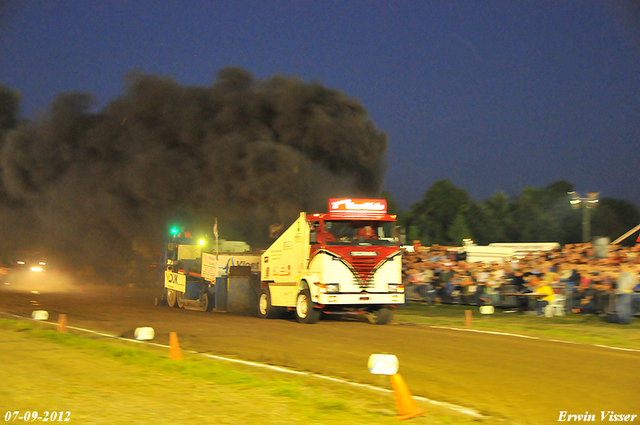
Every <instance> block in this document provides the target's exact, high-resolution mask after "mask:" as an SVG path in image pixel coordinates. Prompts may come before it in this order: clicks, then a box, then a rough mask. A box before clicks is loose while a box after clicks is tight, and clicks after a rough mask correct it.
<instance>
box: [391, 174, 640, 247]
mask: <svg viewBox="0 0 640 425" xmlns="http://www.w3.org/2000/svg"><path fill="white" fill-rule="evenodd" d="M573 190H574V188H573V184H571V183H570V182H567V181H564V180H561V181H558V182H555V183H552V184H550V185H548V186H546V187H544V188H542V189H538V188H534V187H528V188H526V189H524V190H523V191H522V192H521V193H520V194H519V195H517V196H515V197H511V198H510V197H509V196H507V195H506V194H505V193H504V192H497V193H495V194H494V195H493V196H491V197H490V198H488V199H486V200H485V201H483V202H474V201H473V199H472V198H471V196H469V194H468V193H467V191H466V190H464V189H462V188H459V187H456V186H455V185H454V184H453V183H451V182H450V181H449V180H439V181H437V182H435V183H434V184H433V185H432V186H431V187H430V188H429V189H428V190H427V191H426V193H425V195H424V198H423V199H422V200H420V201H418V202H416V203H414V204H412V205H411V206H410V208H409V209H408V210H406V211H403V210H401V208H400V207H399V205H398V203H397V202H396V201H395V200H394V199H393V196H392V195H391V194H389V193H384V196H385V198H386V199H387V201H388V205H389V211H390V212H391V213H394V214H398V221H399V223H400V225H401V226H402V228H403V231H404V232H405V234H406V240H407V243H411V242H412V241H415V240H418V241H420V243H421V244H422V245H426V246H429V245H433V244H439V245H446V246H461V245H462V241H463V239H466V238H469V239H472V240H473V241H474V242H475V243H476V244H478V245H487V244H489V243H492V242H558V243H560V244H562V245H564V244H567V243H580V242H583V241H582V238H583V229H582V221H583V211H582V209H581V208H582V207H579V208H574V207H573V206H572V205H571V203H570V202H569V201H570V195H569V194H568V193H569V192H572V191H573ZM589 214H590V227H591V232H590V233H591V237H592V238H594V237H608V238H610V240H611V241H613V240H615V239H617V238H618V237H620V236H621V235H623V234H624V233H625V232H627V231H629V230H630V229H632V228H633V227H635V226H637V225H638V224H640V212H638V209H637V208H636V207H635V205H633V204H632V203H630V202H628V201H625V200H620V199H613V198H607V197H604V198H601V199H600V200H599V202H598V204H597V206H596V207H594V208H592V209H591V210H590V211H589ZM635 239H636V238H635V237H631V238H629V239H627V240H626V241H624V242H623V244H625V243H626V244H633V243H635Z"/></svg>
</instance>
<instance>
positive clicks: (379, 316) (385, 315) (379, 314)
mask: <svg viewBox="0 0 640 425" xmlns="http://www.w3.org/2000/svg"><path fill="white" fill-rule="evenodd" d="M392 318H393V312H392V311H391V309H390V308H388V307H382V308H380V309H378V310H376V311H374V312H373V323H375V324H376V325H386V324H387V323H389V322H390V321H391V319H392Z"/></svg>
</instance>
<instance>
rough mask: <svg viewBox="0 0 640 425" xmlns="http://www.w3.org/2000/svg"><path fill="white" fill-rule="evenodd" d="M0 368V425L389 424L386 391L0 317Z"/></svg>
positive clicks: (433, 418) (437, 413)
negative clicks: (52, 419)
mask: <svg viewBox="0 0 640 425" xmlns="http://www.w3.org/2000/svg"><path fill="white" fill-rule="evenodd" d="M0 365H2V367H1V368H0V379H2V385H1V386H0V415H1V417H3V418H4V416H5V414H6V413H7V412H13V411H17V412H20V415H24V413H25V412H27V411H29V412H33V411H37V412H38V413H39V415H40V416H43V415H44V414H45V413H44V412H45V411H47V412H54V411H55V412H63V414H64V415H65V417H67V416H66V415H67V413H66V412H69V418H70V421H69V422H70V423H77V424H130V423H154V424H156V425H160V424H175V423H193V424H199V423H203V424H204V423H216V424H288V423H304V424H333V423H349V424H389V423H397V421H396V419H395V416H397V413H398V412H397V408H396V404H395V401H394V397H393V394H392V393H388V392H380V391H375V390H372V389H368V388H362V387H356V386H351V385H347V384H341V383H334V382H330V381H326V380H322V379H319V378H314V377H312V376H299V375H287V374H282V373H277V372H272V371H268V370H262V369H258V368H252V367H249V366H242V365H236V364H229V363H221V362H217V361H215V360H211V359H206V358H203V357H200V356H198V355H195V354H193V355H189V354H188V353H185V358H184V360H182V361H179V360H171V359H170V358H169V353H168V350H162V349H160V348H158V347H153V346H150V345H143V344H134V343H130V342H125V341H120V340H116V339H108V338H98V339H96V337H87V336H80V335H72V334H69V333H58V332H56V331H54V330H48V329H44V328H43V326H42V324H40V323H37V322H31V321H14V320H6V319H3V320H0ZM383 378H384V379H383ZM389 382H390V381H389V379H388V378H387V377H383V376H381V387H383V388H384V387H386V388H387V389H390V387H391V385H390V383H389ZM420 407H423V408H426V409H428V410H429V412H428V413H427V414H425V415H423V416H420V417H417V418H414V419H413V420H412V422H413V423H417V424H421V423H425V424H426V423H429V424H471V423H477V420H474V418H472V417H470V416H466V415H464V414H461V413H457V412H455V411H452V410H449V409H447V408H444V407H441V406H435V405H430V404H427V405H424V403H422V405H421V406H420ZM18 422H22V421H20V420H18ZM483 422H484V423H495V422H494V421H492V420H491V419H490V418H487V419H486V420H483Z"/></svg>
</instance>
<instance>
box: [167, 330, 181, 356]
mask: <svg viewBox="0 0 640 425" xmlns="http://www.w3.org/2000/svg"><path fill="white" fill-rule="evenodd" d="M169 353H170V357H171V358H172V359H173V360H182V351H181V350H180V344H178V335H177V334H176V333H175V332H169Z"/></svg>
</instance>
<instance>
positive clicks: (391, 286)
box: [389, 283, 404, 293]
mask: <svg viewBox="0 0 640 425" xmlns="http://www.w3.org/2000/svg"><path fill="white" fill-rule="evenodd" d="M389 292H396V293H404V286H402V285H399V284H397V283H390V284H389Z"/></svg>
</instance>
